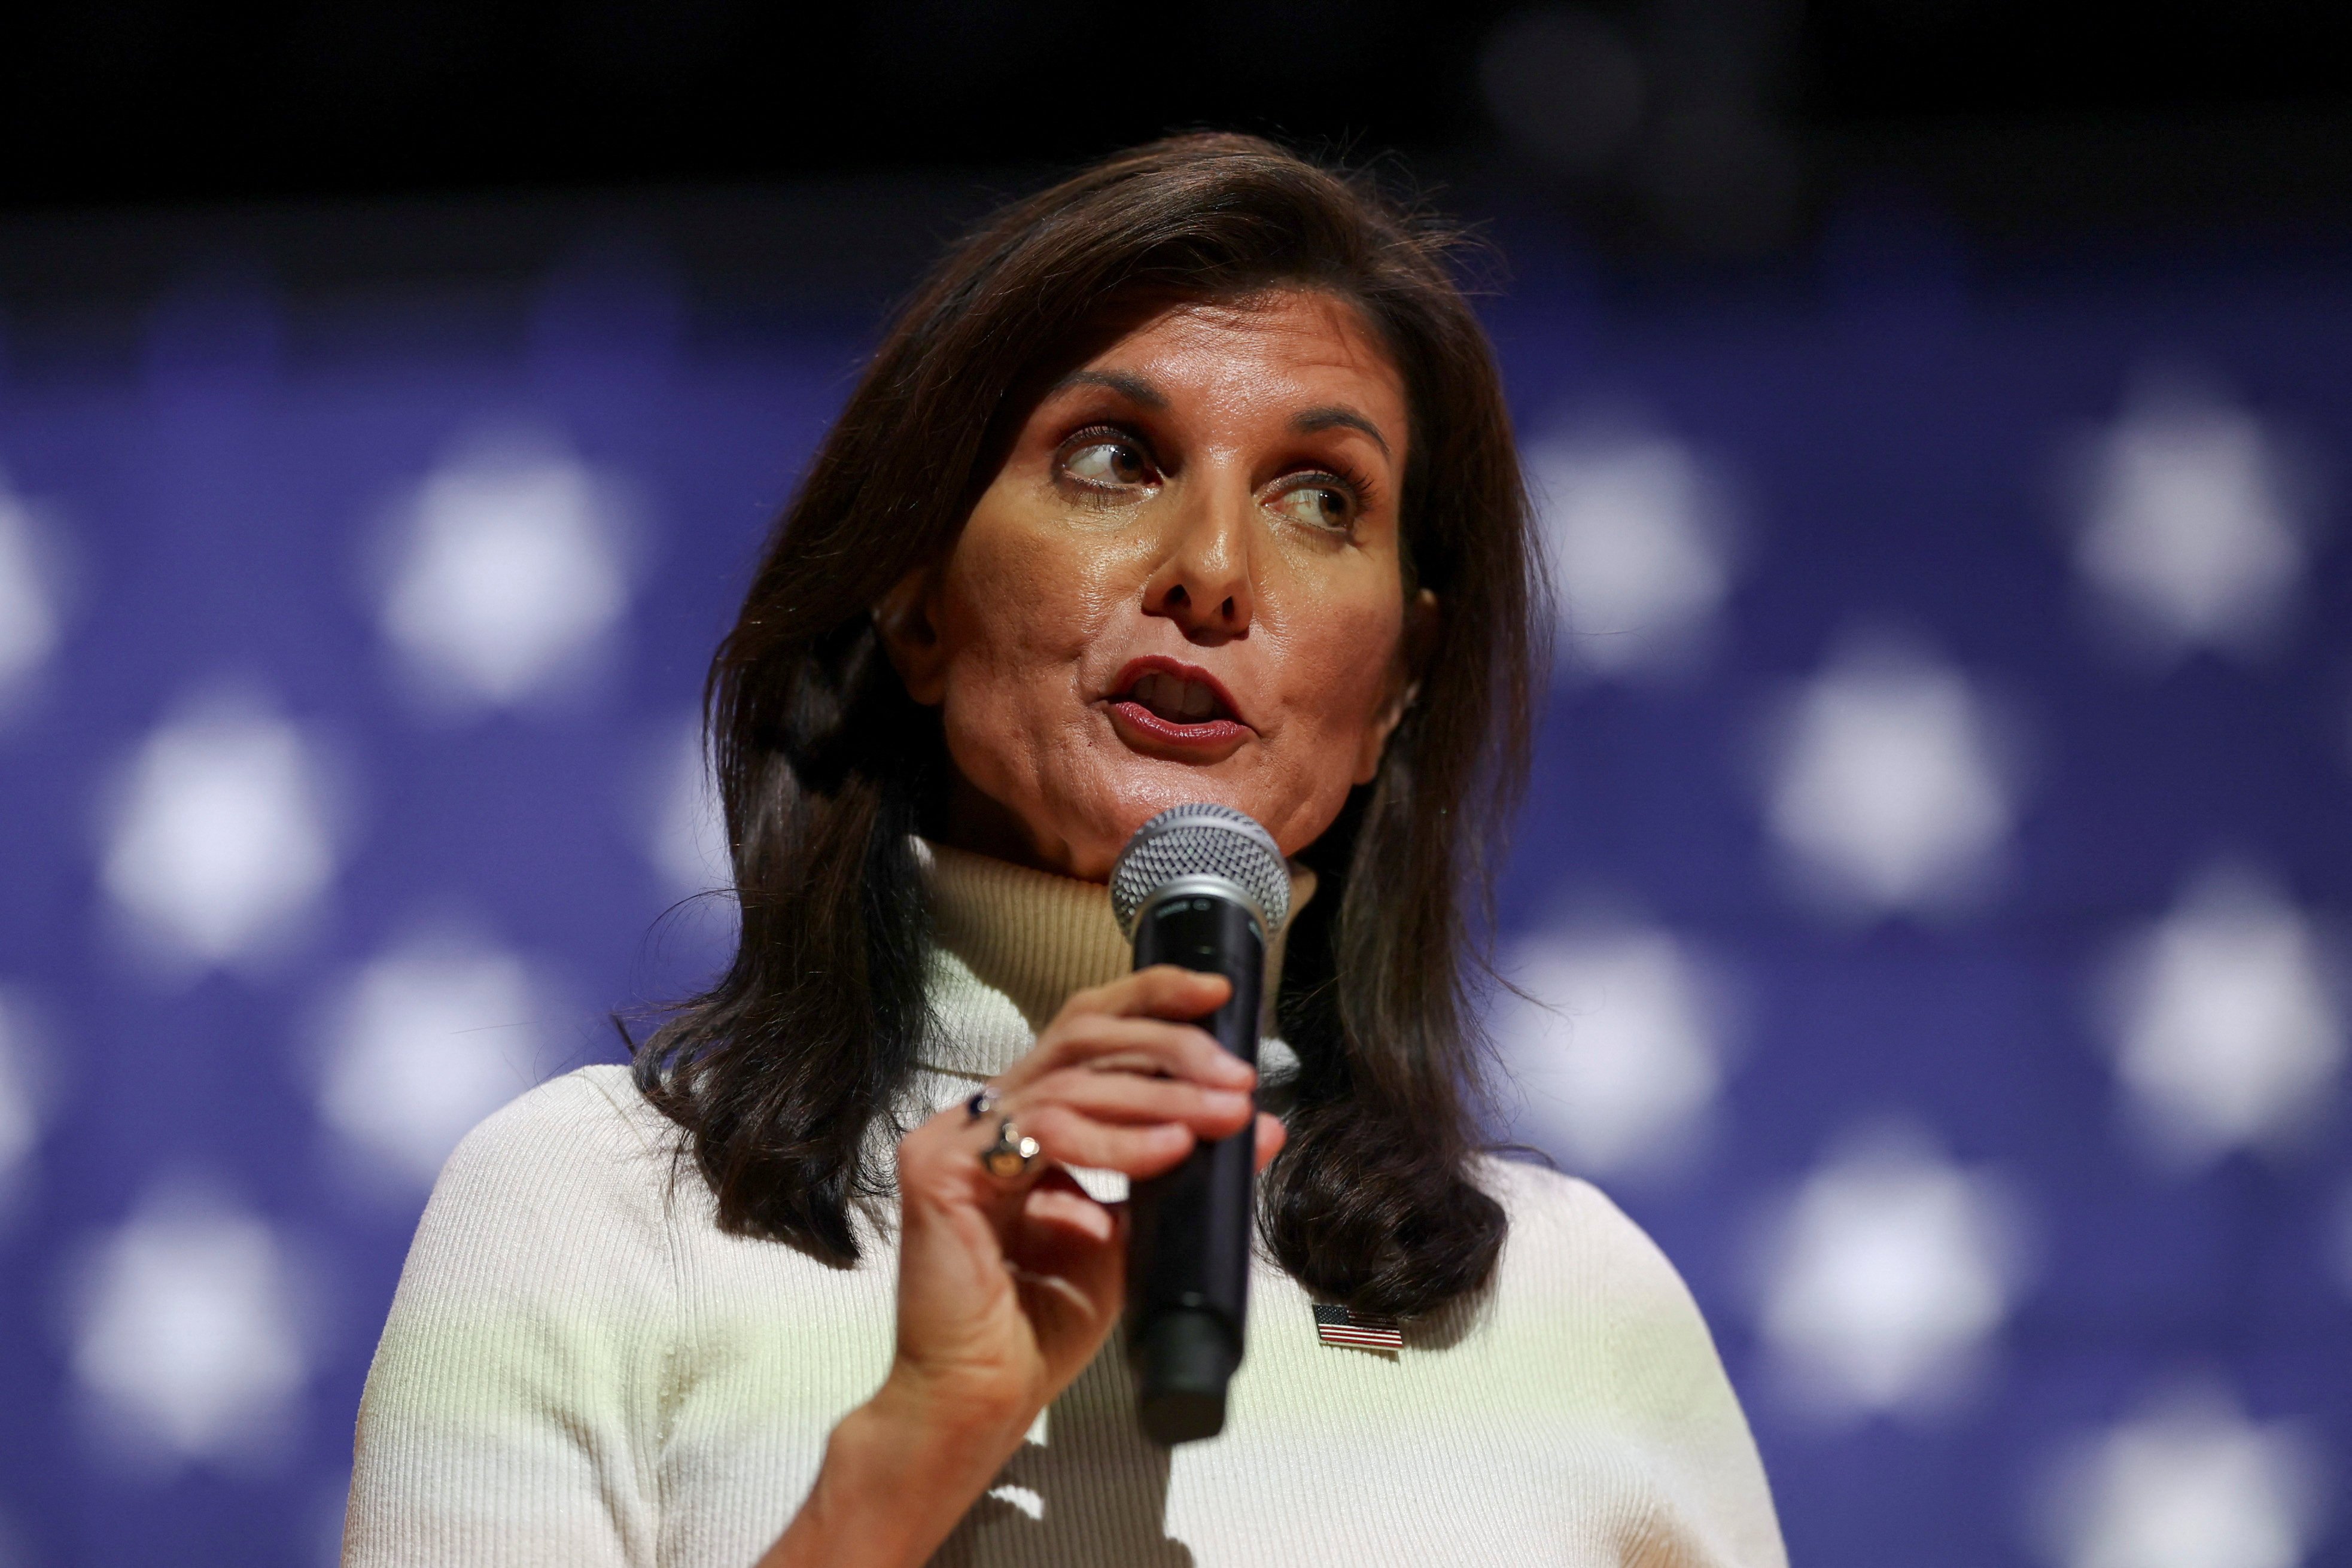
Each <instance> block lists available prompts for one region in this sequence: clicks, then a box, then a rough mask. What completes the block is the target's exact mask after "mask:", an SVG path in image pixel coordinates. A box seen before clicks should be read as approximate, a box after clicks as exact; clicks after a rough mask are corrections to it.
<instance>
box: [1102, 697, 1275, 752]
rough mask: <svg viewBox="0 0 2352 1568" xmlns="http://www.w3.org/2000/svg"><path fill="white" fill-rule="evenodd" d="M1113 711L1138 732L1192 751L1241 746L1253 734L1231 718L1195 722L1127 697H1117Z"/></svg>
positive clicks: (1166, 744)
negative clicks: (1171, 716) (1167, 716)
mask: <svg viewBox="0 0 2352 1568" xmlns="http://www.w3.org/2000/svg"><path fill="white" fill-rule="evenodd" d="M1110 711H1111V717H1112V718H1113V719H1114V720H1115V721H1116V722H1118V724H1121V725H1123V726H1125V727H1128V728H1129V729H1132V730H1134V731H1136V732H1137V733H1138V734H1139V735H1142V736H1146V737H1150V738H1151V739H1153V740H1156V741H1158V742H1160V744H1161V745H1163V746H1173V747H1182V748H1184V749H1185V750H1188V751H1213V750H1217V749H1219V748H1225V747H1234V746H1238V745H1240V744H1241V742H1242V740H1243V739H1244V737H1247V736H1248V735H1249V733H1250V727H1249V726H1247V725H1245V724H1240V723H1236V722H1235V721H1234V720H1233V719H1230V718H1211V719H1202V720H1201V721H1200V722H1198V723H1192V724H1188V723H1182V722H1180V721H1178V720H1174V719H1165V718H1162V717H1160V716H1159V715H1158V714H1156V713H1153V712H1152V711H1151V710H1150V708H1148V707H1145V706H1143V705H1142V704H1141V703H1139V702H1135V701H1132V700H1131V699H1129V698H1125V697H1120V698H1118V699H1115V700H1114V701H1113V702H1112V703H1111V705H1110Z"/></svg>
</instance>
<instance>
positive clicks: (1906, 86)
mask: <svg viewBox="0 0 2352 1568" xmlns="http://www.w3.org/2000/svg"><path fill="white" fill-rule="evenodd" d="M6 31H7V37H6V42H5V48H0V145H5V146H6V147H7V148H8V149H10V152H9V155H8V156H7V158H6V159H5V161H0V291H5V293H7V294H8V295H11V296H14V297H16V298H24V297H25V296H26V295H28V294H29V295H34V296H40V295H51V294H67V295H80V296H88V295H91V294H93V293H103V294H131V295H135V294H141V293H144V292H146V291H148V290H149V289H151V288H152V287H153V286H155V285H156V284H157V283H159V282H161V281H163V278H164V277H165V276H167V275H168V274H170V273H171V272H173V270H174V269H176V268H179V267H184V263H185V259H186V256H187V253H188V252H189V251H190V249H192V248H194V249H197V250H201V249H202V248H204V246H205V244H206V242H207V240H208V239H209V238H210V237H211V236H212V235H214V234H215V233H216V232H219V231H220V230H221V225H228V227H229V231H230V232H232V233H233V235H234V239H235V242H236V248H237V249H238V250H239V251H241V252H243V253H246V254H248V255H249V254H250V253H251V252H253V251H254V250H255V249H257V248H258V249H260V250H262V251H264V252H266V253H268V259H269V260H270V262H271V264H272V267H273V270H274V271H275V272H276V274H277V276H278V278H279V279H280V281H282V282H285V283H288V284H291V285H294V286H296V287H298V288H299V286H301V285H303V284H304V283H325V284H330V285H331V284H336V283H341V282H346V281H354V280H360V281H363V280H364V279H365V278H366V277H370V276H372V275H377V274H383V275H389V276H396V277H414V276H415V275H416V274H417V273H419V272H433V271H445V270H455V271H459V272H467V273H481V272H484V271H488V272H505V273H517V274H520V273H524V272H530V271H534V270H536V269H537V267H539V266H540V265H541V263H542V262H543V261H544V259H545V253H546V252H547V250H548V249H549V248H550V247H551V246H556V245H559V244H560V243H561V239H562V236H563V235H569V234H571V233H573V232H576V229H577V227H578V221H577V220H578V219H579V217H580V215H581V214H582V213H583V209H588V208H594V209H608V208H609V206H610V204H613V203H614V202H616V201H617V202H620V203H622V204H625V206H626V208H627V210H628V211H629V213H630V214H631V218H632V221H633V222H635V223H636V224H638V225H651V226H652V227H654V228H656V229H657V230H659V231H661V232H660V237H661V239H662V241H663V242H664V244H665V246H667V248H668V249H669V250H670V251H671V252H672V253H673V254H675V255H677V256H679V257H681V258H682V259H684V260H685V261H686V262H687V263H688V271H689V272H690V273H691V274H693V275H694V277H696V279H697V281H698V284H699V285H701V286H702V287H706V288H710V287H715V288H719V289H720V290H722V291H743V290H749V291H751V292H758V291H760V290H761V288H763V287H770V286H782V287H789V288H791V289H792V290H793V291H794V293H795V295H796V297H797V298H801V299H803V300H805V298H806V297H807V291H808V289H809V288H810V287H823V286H824V285H826V284H828V283H837V284H840V285H842V286H844V287H846V288H847V289H848V290H849V291H850V292H852V293H855V294H866V293H869V292H873V291H876V290H879V291H881V292H887V291H889V290H890V289H892V288H894V287H897V286H898V284H899V283H900V282H902V281H903V280H904V277H906V275H907V274H908V272H909V271H910V270H911V268H912V267H914V266H915V265H917V264H918V263H919V258H920V257H922V256H926V255H928V254H929V253H930V251H931V250H932V248H933V247H934V246H935V244H936V241H937V237H938V235H939V234H940V232H941V231H942V230H944V229H948V228H951V227H952V226H953V225H954V224H955V223H956V222H957V220H958V219H960V218H961V217H962V216H963V215H965V214H967V213H968V212H970V211H971V210H975V209H976V208H977V207H978V206H979V205H981V204H984V203H985V201H986V200H987V198H988V195H989V194H990V193H992V192H998V191H1002V190H1003V189H1006V188H1009V187H1016V186H1019V185H1021V184H1024V183H1028V182H1029V181H1030V180H1032V179H1033V178H1034V176H1035V174H1036V173H1037V172H1040V171H1042V170H1045V169H1048V168H1052V167H1055V166H1058V165H1066V164H1068V163H1071V162H1076V161H1080V160H1083V159H1085V158H1087V157H1088V156H1090V155H1093V154H1097V153H1099V152H1106V151H1108V150H1110V149H1112V148H1115V147H1118V146H1120V145H1123V144H1126V143H1129V142H1132V141H1139V140H1141V139H1144V138H1146V137H1149V136H1151V135H1154V134H1157V133H1159V132H1160V131H1165V130H1169V129H1171V128H1181V127H1186V126H1193V125H1202V124H1213V125H1219V126H1229V127H1242V128H1249V129H1255V130H1262V131H1270V132H1274V133H1276V134H1278V135H1282V136H1284V137H1286V138H1287V139H1289V140H1291V141H1295V142H1297V143H1299V144H1302V145H1305V146H1307V147H1310V148H1315V149H1321V150H1327V151H1328V150H1339V151H1343V152H1350V153H1353V154H1355V155H1358V156H1363V155H1369V154H1376V153H1385V152H1394V153H1397V154H1400V155H1401V156H1402V160H1403V162H1405V163H1406V164H1407V165H1408V166H1409V167H1410V168H1411V169H1412V171H1413V172H1414V174H1415V176H1416V177H1418V178H1420V179H1422V180H1423V181H1425V182H1430V183H1437V184H1440V185H1442V186H1444V188H1445V189H1446V191H1447V192H1448V193H1449V194H1448V195H1447V196H1446V197H1445V198H1444V200H1445V201H1446V202H1447V204H1449V205H1450V206H1453V207H1454V208H1455V209H1456V210H1465V211H1468V212H1471V213H1473V214H1478V215H1481V216H1500V217H1502V218H1504V219H1505V220H1506V222H1521V223H1525V222H1540V223H1546V224H1550V223H1554V222H1564V223H1565V224H1567V225H1569V226H1570V231H1571V232H1573V233H1575V234H1577V235H1580V237H1582V238H1584V239H1585V240H1587V241H1588V242H1589V243H1591V245H1593V246H1597V247H1598V248H1599V249H1600V251H1601V253H1602V254H1603V255H1605V256H1613V257H1616V258H1619V259H1620V260H1622V261H1623V262H1624V263H1626V264H1627V265H1628V267H1630V268H1631V269H1632V270H1633V271H1634V272H1636V273H1640V274H1647V273H1648V272H1650V271H1652V270H1654V269H1655V268H1657V267H1666V268H1669V269H1680V268H1683V267H1687V266H1688V265H1689V264H1690V263H1691V262H1692V261H1694V260H1696V261H1697V262H1699V263H1702V264H1704V265H1705V266H1706V267H1708V268H1715V267H1720V266H1721V265H1722V264H1723V263H1724V262H1725V261H1726V260H1729V261H1732V262H1735V263H1742V264H1749V263H1753V262H1754V261H1756V260H1758V259H1759V258H1760V259H1763V260H1765V261H1768V262H1769V260H1770V259H1771V258H1773V257H1776V256H1786V255H1790V254H1794V253H1796V252H1797V251H1799V250H1800V249H1801V247H1802V246H1804V245H1805V243H1806V241H1807V239H1808V238H1809V237H1810V235H1811V234H1812V232H1813V231H1814V229H1815V228H1816V227H1817V226H1818V225H1819V224H1820V222H1821V221H1822V214H1824V213H1827V212H1831V211H1833V210H1835V208H1836V207H1837V205H1838V204H1839V203H1840V202H1841V201H1842V200H1844V199H1846V198H1847V197H1849V196H1851V195H1853V194H1854V193H1866V194H1872V195H1881V194H1885V193H1906V194H1913V195H1916V196H1917V197H1918V198H1920V199H1922V200H1924V201H1925V202H1926V203H1927V204H1930V205H1932V206H1934V207H1935V208H1936V209H1937V210H1939V211H1941V212H1943V213H1946V214H1950V215H1952V216H1953V217H1954V218H1956V219H1957V220H1958V221H1959V222H1960V223H1962V224H1964V225H1969V227H1970V228H1971V229H1972V230H1974V231H1977V232H1978V233H1979V235H1982V236H1983V237H1986V238H1988V239H2001V238H2008V237H2024V238H2026V239H2028V240H2030V241H2033V242H2036V243H2045V242H2047V241H2048V240H2050V239H2052V238H2053V237H2054V238H2057V239H2061V240H2063V238H2064V237H2065V236H2067V235H2072V234H2074V233H2077V232H2079V231H2081V230H2082V229H2084V227H2086V226H2089V227H2098V226H2103V225H2125V226H2127V227H2138V226H2141V225H2145V224H2147V223H2150V222H2154V223H2158V224H2174V223H2178V222H2183V221H2185V222H2188V223H2190V224H2194V225H2200V226H2210V225H2212V224H2213V223H2215V222H2220V223H2223V224H2228V225H2237V224H2244V223H2252V224H2254V225H2289V226H2294V227H2298V228H2299V227H2303V226H2305V225H2312V224H2315V223H2316V224H2332V223H2334V222H2336V220H2337V218H2338V216H2339V215H2340V214H2343V213H2345V212H2346V211H2347V209H2352V202H2348V201H2347V198H2352V74H2347V59H2352V47H2347V46H2352V12H2347V10H2346V9H2345V8H2344V7H2342V6H2340V5H2327V4H2321V3H2317V0H2238V3H2236V4H2233V5H2226V6H2215V5H2206V4H2198V5H2191V4H2145V5H2132V6H2121V5H2112V4H2097V5H2092V4H2050V3H2047V0H2044V3H2040V4H2034V3H2028V0H1822V3H1820V4H1815V5H1797V4H1794V3H1790V0H1630V3H1627V0H1620V3H1614V4H1597V5H1582V6H1537V7H1532V8H1530V7H1524V6H1521V7H1513V6H1510V5H1497V4H1493V3H1490V0H1456V3H1454V4H1446V5H1430V4H1405V3H1400V0H1349V3H1345V4H1342V3H1340V0H1256V3H1242V0H1198V3H1196V4H1193V5H1187V6H1184V7H1181V8H1169V7H1153V8H1118V7H1105V6H1101V5H1091V4H1080V3H1078V0H1025V3H1022V4H1008V5H994V6H976V5H950V4H945V3H941V0H876V3H869V4H863V5H845V6H834V7H813V6H793V5H750V4H743V3H737V0H673V3H670V4H666V5H652V4H624V3H615V0H603V3H586V4H574V5H515V4H497V5H492V4H460V3H451V0H384V3H382V4H376V5H353V4H349V3H343V4H318V3H312V4H272V5H251V6H246V7H236V8H218V7H196V6H189V5H167V4H163V3H162V0H110V3H103V4H100V3H92V4H85V5H47V6H43V7H39V8H37V9H28V10H26V11H24V12H20V13H19V14H18V15H17V16H16V17H15V18H14V19H13V20H12V21H11V22H10V23H9V24H8V26H7V29H6ZM520 193H529V195H530V199H529V200H525V201H520V202H518V201H517V200H516V198H517V196H518V195H519V194H520ZM428 197H429V198H436V200H435V201H433V202H431V203H430V204H421V203H419V201H418V200H417V199H418V198H428ZM453 197H454V198H458V199H457V200H456V201H451V200H449V198H453ZM467 197H473V198H491V199H489V200H478V201H475V202H470V203H469V202H467V200H465V198H467ZM322 201H324V202H327V203H331V204H333V208H332V211H331V221H329V222H325V223H320V222H319V221H317V220H318V219H319V218H320V216H321V215H322V214H320V211H319V209H318V207H317V205H316V204H318V203H320V202H322ZM818 210H821V211H822V212H823V214H824V217H825V219H826V221H825V222H824V223H823V224H821V225H810V224H808V223H805V222H802V221H798V220H799V219H800V218H802V217H804V216H805V215H806V214H809V213H811V212H812V211H818ZM126 222H128V223H129V224H130V225H131V227H130V228H129V229H126V228H125V227H124V226H123V225H124V224H125V223H126ZM813 229H814V230H816V231H820V232H821V233H822V235H823V236H824V237H823V238H822V240H821V241H812V240H810V239H808V238H805V237H803V236H805V235H808V234H810V232H811V231H812V230H813ZM127 239H128V240H131V241H133V242H134V243H125V242H126V240H127ZM763 280H765V281H764V282H763Z"/></svg>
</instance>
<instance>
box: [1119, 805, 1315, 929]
mask: <svg viewBox="0 0 2352 1568" xmlns="http://www.w3.org/2000/svg"><path fill="white" fill-rule="evenodd" d="M1181 876H1218V877H1223V878H1224V879H1225V880H1226V881H1227V882H1230V883H1234V885H1235V886H1237V887H1239V888H1240V889H1241V890H1242V891H1243V892H1244V894H1248V896H1249V898H1250V899H1251V901H1252V902H1254V903H1255V904H1256V905H1257V907H1258V913H1259V914H1261V915H1265V934H1266V936H1267V937H1268V939H1271V938H1272V937H1273V936H1274V934H1275V933H1276V932H1277V931H1280V930H1281V929H1282V926H1283V923H1284V922H1285V921H1286V920H1288V919H1289V918H1290V868H1289V867H1288V866H1286V865H1285V864H1284V863H1283V861H1282V851H1281V850H1280V849H1279V848H1278V847H1276V844H1275V841H1274V835H1273V834H1272V833H1269V832H1267V831H1265V829H1264V828H1262V827H1259V826H1258V824H1257V819H1256V818H1255V817H1252V816H1251V815H1250V814H1249V813H1248V812H1246V811H1236V810H1234V809H1233V808H1232V807H1231V806H1213V805H1210V804H1209V803H1208V802H1206V801H1201V802H1198V803H1196V804H1193V805H1190V806H1171V807H1169V808H1168V810H1164V811H1162V812H1160V814H1159V815H1158V816H1156V817H1154V818H1152V819H1151V821H1148V822H1146V823H1144V824H1143V826H1141V827H1139V828H1138V829H1136V830H1135V836H1134V837H1133V838H1131V839H1129V840H1128V841H1127V848H1125V849H1123V850H1121V851H1119V852H1118V864H1117V865H1115V866H1113V867H1112V868H1111V873H1110V906H1111V908H1112V910H1113V911H1114V912H1116V913H1117V914H1118V928H1119V929H1120V930H1121V931H1123V932H1125V933H1126V934H1127V935H1128V936H1129V937H1130V938H1131V937H1133V936H1134V935H1135V915H1136V912H1137V911H1138V910H1139V909H1141V908H1142V907H1143V906H1144V904H1146V903H1147V902H1149V901H1150V897H1151V895H1152V894H1154V893H1157V892H1158V891H1159V890H1160V889H1161V888H1163V887H1165V886H1167V885H1168V884H1169V883H1171V882H1173V881H1175V880H1176V879H1177V878H1178V877H1181Z"/></svg>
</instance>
